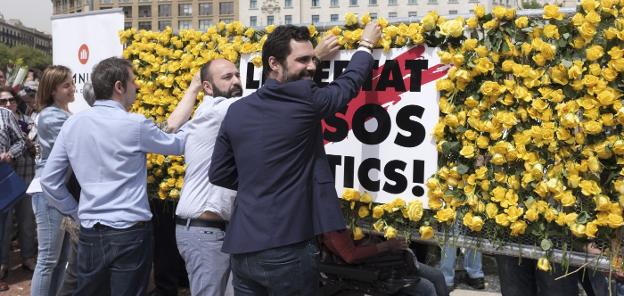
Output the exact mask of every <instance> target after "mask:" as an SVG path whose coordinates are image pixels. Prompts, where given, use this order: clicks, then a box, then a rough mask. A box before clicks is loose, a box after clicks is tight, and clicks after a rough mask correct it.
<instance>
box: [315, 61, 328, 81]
mask: <svg viewBox="0 0 624 296" xmlns="http://www.w3.org/2000/svg"><path fill="white" fill-rule="evenodd" d="M330 65H331V63H330V61H321V63H320V64H319V65H318V66H317V67H316V72H315V73H314V82H316V84H317V85H318V86H321V87H323V86H326V85H328V84H329V82H325V81H323V79H328V78H329V66H330ZM325 70H327V71H325Z"/></svg>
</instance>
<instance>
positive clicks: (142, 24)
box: [139, 21, 152, 30]
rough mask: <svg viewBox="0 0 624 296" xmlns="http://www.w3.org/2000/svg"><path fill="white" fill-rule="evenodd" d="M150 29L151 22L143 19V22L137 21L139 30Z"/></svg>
mask: <svg viewBox="0 0 624 296" xmlns="http://www.w3.org/2000/svg"><path fill="white" fill-rule="evenodd" d="M141 29H143V30H151V29H152V22H151V21H145V22H139V30H141Z"/></svg>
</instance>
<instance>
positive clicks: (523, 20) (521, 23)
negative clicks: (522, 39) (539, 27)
mask: <svg viewBox="0 0 624 296" xmlns="http://www.w3.org/2000/svg"><path fill="white" fill-rule="evenodd" d="M514 23H515V25H516V27H517V28H518V29H524V28H526V27H527V26H528V25H529V18H528V17H526V16H521V17H519V18H517V19H516V20H515V21H514Z"/></svg>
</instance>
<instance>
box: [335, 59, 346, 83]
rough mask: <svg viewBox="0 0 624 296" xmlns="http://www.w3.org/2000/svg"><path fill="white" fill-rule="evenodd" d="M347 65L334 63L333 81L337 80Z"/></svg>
mask: <svg viewBox="0 0 624 296" xmlns="http://www.w3.org/2000/svg"><path fill="white" fill-rule="evenodd" d="M347 65H349V61H342V60H337V61H334V79H336V78H338V76H340V74H342V71H343V70H344V69H345V68H346V67H347Z"/></svg>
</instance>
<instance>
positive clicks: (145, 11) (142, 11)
mask: <svg viewBox="0 0 624 296" xmlns="http://www.w3.org/2000/svg"><path fill="white" fill-rule="evenodd" d="M139 17H152V6H151V5H141V6H139Z"/></svg>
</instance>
